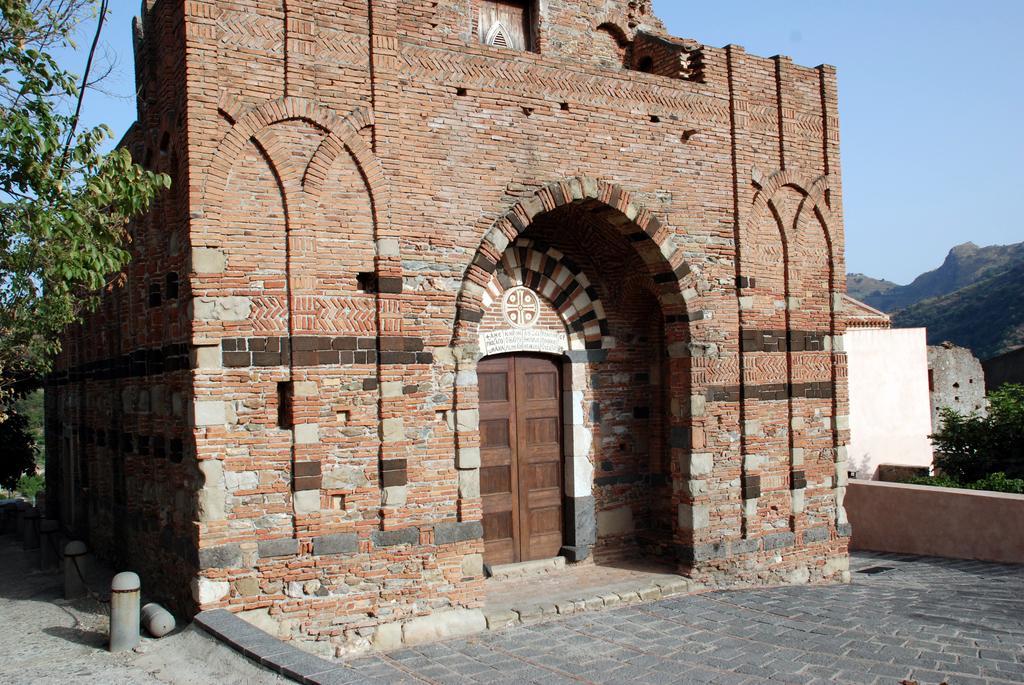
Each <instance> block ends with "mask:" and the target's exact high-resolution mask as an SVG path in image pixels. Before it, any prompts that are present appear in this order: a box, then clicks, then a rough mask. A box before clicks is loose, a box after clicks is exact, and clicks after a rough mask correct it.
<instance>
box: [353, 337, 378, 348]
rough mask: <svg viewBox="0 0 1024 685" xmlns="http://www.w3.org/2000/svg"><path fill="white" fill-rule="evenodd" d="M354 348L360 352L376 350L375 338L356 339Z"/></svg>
mask: <svg viewBox="0 0 1024 685" xmlns="http://www.w3.org/2000/svg"><path fill="white" fill-rule="evenodd" d="M356 347H357V349H360V350H376V349H377V339H376V338H356Z"/></svg>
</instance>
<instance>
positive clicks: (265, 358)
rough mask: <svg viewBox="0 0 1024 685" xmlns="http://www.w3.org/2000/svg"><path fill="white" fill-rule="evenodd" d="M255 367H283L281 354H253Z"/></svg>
mask: <svg viewBox="0 0 1024 685" xmlns="http://www.w3.org/2000/svg"><path fill="white" fill-rule="evenodd" d="M252 365H253V366H281V353H280V352H253V354H252Z"/></svg>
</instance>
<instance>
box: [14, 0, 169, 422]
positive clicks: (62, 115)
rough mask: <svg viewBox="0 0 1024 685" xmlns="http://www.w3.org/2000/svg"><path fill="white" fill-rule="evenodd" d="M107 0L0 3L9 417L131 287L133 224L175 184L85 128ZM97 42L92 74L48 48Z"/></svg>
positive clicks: (103, 132) (101, 130) (105, 133)
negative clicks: (22, 392)
mask: <svg viewBox="0 0 1024 685" xmlns="http://www.w3.org/2000/svg"><path fill="white" fill-rule="evenodd" d="M105 16H106V0H101V1H100V2H98V3H97V2H96V1H95V0H0V421H2V420H3V417H4V416H5V415H6V414H7V407H8V404H9V400H10V399H11V392H12V388H13V387H14V386H15V385H16V384H17V383H19V382H21V381H23V380H24V379H26V378H38V377H40V376H41V375H43V374H45V373H46V372H47V371H49V369H50V368H51V364H52V360H53V357H54V355H55V354H56V353H57V352H59V350H60V333H61V332H62V331H63V330H64V329H65V327H67V326H68V325H69V324H71V323H73V322H75V321H77V320H79V319H80V317H81V314H82V313H83V312H84V311H87V310H88V309H90V308H91V307H93V306H95V304H96V302H97V298H98V296H99V294H100V293H101V292H102V291H103V290H104V289H110V288H113V287H116V286H117V285H119V284H120V283H122V282H123V278H124V277H123V273H122V269H123V267H124V266H125V265H126V264H127V262H128V260H129V256H130V255H129V252H128V249H127V247H128V242H129V236H128V233H127V225H128V221H129V220H130V219H131V218H132V217H134V216H137V215H139V214H140V213H142V212H144V211H146V210H147V209H148V208H149V206H150V204H151V203H152V201H153V199H154V197H155V196H156V194H157V193H158V192H159V191H160V190H162V189H164V188H167V187H169V186H170V179H169V178H168V177H167V176H166V175H162V174H154V173H152V172H150V171H147V170H146V169H143V168H142V167H140V166H139V165H137V164H135V163H134V162H133V161H132V159H131V156H130V154H129V153H128V151H127V150H125V149H116V150H114V151H113V152H109V153H104V152H103V149H104V146H105V145H106V142H107V141H108V140H109V139H110V138H111V136H112V133H111V131H110V129H109V128H107V127H106V126H99V127H96V128H87V129H82V130H80V128H79V116H80V113H81V108H82V96H83V94H84V92H85V90H86V87H87V85H88V84H89V83H90V81H89V73H90V69H91V65H92V62H93V55H94V54H95V52H96V45H97V43H98V39H99V34H100V31H101V30H102V26H103V21H104V19H105ZM90 17H91V18H94V19H95V21H96V31H95V37H94V39H93V41H92V47H91V49H90V50H89V58H88V61H87V63H86V68H85V72H84V74H83V75H82V76H81V77H79V76H77V75H76V74H74V73H72V72H70V71H68V70H66V69H64V68H62V67H61V66H60V65H59V64H58V63H57V61H56V60H55V59H54V58H53V56H52V55H51V53H52V52H53V51H54V50H55V49H56V48H59V47H62V46H71V47H73V45H74V44H73V42H72V36H73V34H74V32H75V31H76V30H77V29H78V28H79V27H80V26H81V24H82V22H83V21H85V20H87V19H89V18H90Z"/></svg>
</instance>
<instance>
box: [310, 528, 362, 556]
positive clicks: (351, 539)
mask: <svg viewBox="0 0 1024 685" xmlns="http://www.w3.org/2000/svg"><path fill="white" fill-rule="evenodd" d="M358 551H359V536H358V535H356V534H355V533H337V534H335V535H321V536H320V537H316V538H313V554H315V555H317V556H323V555H325V554H354V553H356V552H358Z"/></svg>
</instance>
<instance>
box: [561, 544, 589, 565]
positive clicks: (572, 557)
mask: <svg viewBox="0 0 1024 685" xmlns="http://www.w3.org/2000/svg"><path fill="white" fill-rule="evenodd" d="M558 555H559V556H563V557H565V560H566V561H568V562H576V561H584V560H585V559H586V558H587V557H589V556H590V547H589V546H588V545H572V546H565V547H562V549H560V550H559V551H558Z"/></svg>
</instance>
